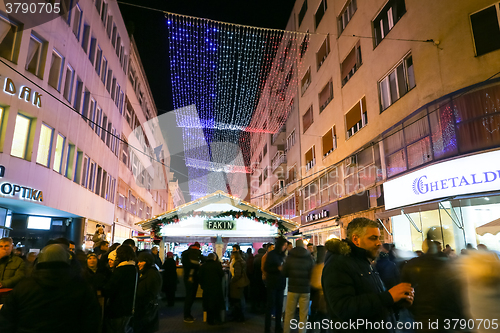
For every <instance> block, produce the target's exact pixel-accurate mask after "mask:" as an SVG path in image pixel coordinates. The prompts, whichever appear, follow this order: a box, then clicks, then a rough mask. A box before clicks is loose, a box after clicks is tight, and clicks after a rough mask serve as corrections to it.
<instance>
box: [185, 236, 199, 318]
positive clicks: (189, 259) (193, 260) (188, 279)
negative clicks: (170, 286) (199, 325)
mask: <svg viewBox="0 0 500 333" xmlns="http://www.w3.org/2000/svg"><path fill="white" fill-rule="evenodd" d="M181 260H182V267H183V269H184V286H185V288H186V298H185V299H184V322H186V323H193V322H194V318H193V316H192V315H191V307H192V306H193V303H194V299H195V298H196V292H197V291H198V270H199V268H200V260H201V251H200V243H198V242H196V243H194V244H193V245H191V246H190V247H189V248H188V249H187V250H186V251H184V252H182V254H181Z"/></svg>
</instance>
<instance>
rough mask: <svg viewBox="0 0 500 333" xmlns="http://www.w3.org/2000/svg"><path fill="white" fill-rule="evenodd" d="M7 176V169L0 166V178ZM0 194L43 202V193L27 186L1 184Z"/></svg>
mask: <svg viewBox="0 0 500 333" xmlns="http://www.w3.org/2000/svg"><path fill="white" fill-rule="evenodd" d="M4 175H5V167H4V166H3V165H0V178H3V177H4ZM0 193H1V194H3V195H7V196H12V197H19V198H21V199H26V200H33V201H43V192H42V191H40V190H35V189H33V188H30V187H27V186H21V185H17V184H11V183H8V182H5V183H2V184H0Z"/></svg>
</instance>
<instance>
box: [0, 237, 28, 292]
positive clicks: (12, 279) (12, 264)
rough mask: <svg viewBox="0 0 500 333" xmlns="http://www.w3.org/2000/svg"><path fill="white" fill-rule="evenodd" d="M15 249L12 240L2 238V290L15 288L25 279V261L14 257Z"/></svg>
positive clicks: (0, 254) (0, 245)
mask: <svg viewBox="0 0 500 333" xmlns="http://www.w3.org/2000/svg"><path fill="white" fill-rule="evenodd" d="M13 248H14V242H13V241H12V238H10V237H4V238H0V288H14V287H15V286H16V285H17V284H18V283H19V281H21V280H22V279H23V278H24V274H25V268H24V266H25V263H24V260H23V259H21V258H20V257H18V256H16V255H14V253H13V251H12V250H13Z"/></svg>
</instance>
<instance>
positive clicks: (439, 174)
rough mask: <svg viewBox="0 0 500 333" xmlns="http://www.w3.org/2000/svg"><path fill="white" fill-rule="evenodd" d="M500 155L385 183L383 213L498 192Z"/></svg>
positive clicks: (430, 168) (468, 159) (462, 160)
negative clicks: (422, 203)
mask: <svg viewBox="0 0 500 333" xmlns="http://www.w3.org/2000/svg"><path fill="white" fill-rule="evenodd" d="M498 161H500V151H493V152H489V153H483V154H477V155H473V156H468V157H462V158H457V159H454V160H451V161H446V162H442V163H438V164H434V165H431V166H428V167H426V168H423V169H421V170H418V171H415V172H412V173H409V174H407V175H404V176H402V177H399V178H397V179H394V180H390V181H387V182H385V183H384V185H383V186H384V200H385V209H393V208H397V207H403V206H407V205H411V204H415V203H419V202H424V201H429V200H433V199H438V198H446V197H451V196H456V195H463V194H470V193H480V192H489V191H497V190H500V166H499V165H498Z"/></svg>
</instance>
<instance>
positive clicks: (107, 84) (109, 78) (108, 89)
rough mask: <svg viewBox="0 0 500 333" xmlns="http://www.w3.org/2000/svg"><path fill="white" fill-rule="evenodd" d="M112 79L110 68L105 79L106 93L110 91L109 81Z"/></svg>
mask: <svg viewBox="0 0 500 333" xmlns="http://www.w3.org/2000/svg"><path fill="white" fill-rule="evenodd" d="M112 78H113V71H112V70H111V68H109V69H108V79H107V82H106V90H107V91H108V92H110V91H111V79H112Z"/></svg>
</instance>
